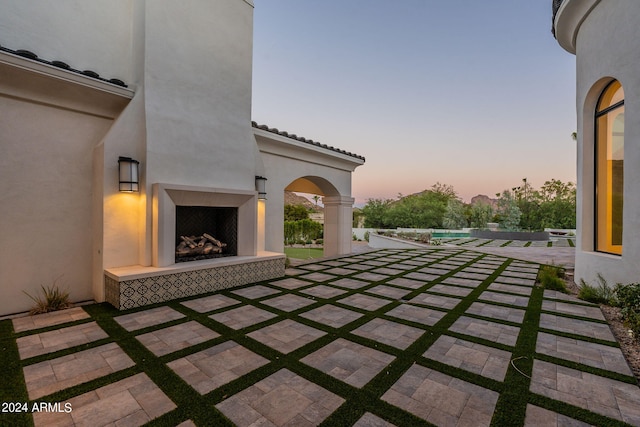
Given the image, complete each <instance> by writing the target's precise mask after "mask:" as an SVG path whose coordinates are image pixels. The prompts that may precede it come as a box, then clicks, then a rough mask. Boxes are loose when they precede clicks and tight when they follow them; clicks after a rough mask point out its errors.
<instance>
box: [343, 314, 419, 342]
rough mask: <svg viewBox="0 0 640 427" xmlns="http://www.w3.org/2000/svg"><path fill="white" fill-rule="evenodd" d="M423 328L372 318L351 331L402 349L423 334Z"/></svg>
mask: <svg viewBox="0 0 640 427" xmlns="http://www.w3.org/2000/svg"><path fill="white" fill-rule="evenodd" d="M424 332H425V331H424V330H422V329H418V328H414V327H413V326H407V325H403V324H401V323H396V322H391V321H390V320H385V319H378V318H376V319H373V320H372V321H370V322H368V323H365V324H364V325H362V326H360V327H359V328H357V329H355V330H354V331H353V332H352V333H353V334H355V335H359V336H361V337H365V338H369V339H372V340H374V341H377V342H380V343H383V344H387V345H390V346H393V347H396V348H399V349H402V350H404V349H405V348H407V347H409V346H410V345H411V344H413V342H414V341H415V340H417V339H418V338H420V337H421V336H422V334H424Z"/></svg>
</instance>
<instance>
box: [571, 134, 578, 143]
mask: <svg viewBox="0 0 640 427" xmlns="http://www.w3.org/2000/svg"><path fill="white" fill-rule="evenodd" d="M571 139H573V140H574V141H577V140H578V132H571Z"/></svg>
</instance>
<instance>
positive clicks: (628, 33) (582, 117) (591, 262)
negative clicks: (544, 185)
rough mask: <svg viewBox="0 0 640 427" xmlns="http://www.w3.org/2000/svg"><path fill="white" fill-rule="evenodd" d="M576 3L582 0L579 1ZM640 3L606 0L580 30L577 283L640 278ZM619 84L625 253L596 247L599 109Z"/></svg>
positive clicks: (615, 281) (578, 62) (590, 15)
mask: <svg viewBox="0 0 640 427" xmlns="http://www.w3.org/2000/svg"><path fill="white" fill-rule="evenodd" d="M573 1H576V0H573ZM639 15H640V2H638V1H637V0H616V1H601V2H599V3H598V4H597V5H596V7H595V8H594V9H593V10H592V11H591V13H589V15H588V16H587V17H586V19H585V20H584V22H583V23H582V25H581V26H580V28H579V31H578V36H577V39H576V48H577V49H576V61H577V99H576V102H577V105H576V107H577V112H578V114H577V116H578V198H577V209H578V223H577V230H578V234H577V242H576V243H577V250H576V280H580V279H584V280H585V281H587V282H590V283H594V282H595V280H596V277H597V274H598V273H601V274H603V275H604V277H605V278H606V279H607V281H608V282H609V283H610V284H612V285H613V284H615V283H618V282H621V283H629V282H632V281H638V277H640V274H639V273H640V264H638V259H639V258H640V239H638V234H639V233H640V215H638V212H640V191H638V186H640V169H638V168H637V167H635V165H637V164H639V162H640V143H639V141H640V44H638V39H639V37H640V27H639V26H638V23H637V17H638V16H639ZM612 79H617V80H619V81H620V82H621V83H622V85H623V88H624V92H625V147H624V150H625V151H624V159H625V170H624V174H625V175H624V180H625V182H624V214H623V227H624V235H623V254H622V256H621V257H620V256H615V255H608V254H603V253H597V252H594V251H593V248H594V237H593V235H594V226H593V217H594V214H593V212H594V160H593V159H594V118H593V117H594V111H595V106H596V102H597V100H598V97H599V95H600V93H601V92H602V90H603V89H604V87H605V86H606V84H607V83H609V82H610V81H611V80H612Z"/></svg>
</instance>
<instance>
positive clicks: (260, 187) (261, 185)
mask: <svg viewBox="0 0 640 427" xmlns="http://www.w3.org/2000/svg"><path fill="white" fill-rule="evenodd" d="M266 183H267V178H265V177H264V176H256V191H257V192H258V200H267V191H266V190H265V187H266Z"/></svg>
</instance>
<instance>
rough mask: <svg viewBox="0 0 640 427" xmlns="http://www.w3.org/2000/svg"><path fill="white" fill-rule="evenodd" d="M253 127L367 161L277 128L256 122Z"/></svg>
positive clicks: (361, 157)
mask: <svg viewBox="0 0 640 427" xmlns="http://www.w3.org/2000/svg"><path fill="white" fill-rule="evenodd" d="M251 126H252V127H254V128H256V129H262V130H266V131H267V132H271V133H275V134H277V135H280V136H284V137H287V138H291V139H295V140H296V141H300V142H304V143H307V144H310V145H315V146H316V147H320V148H324V149H326V150H330V151H335V152H336V153H340V154H345V155H347V156H350V157H354V158H356V159H360V160H362V161H364V160H365V158H364V157H363V156H360V155H358V154H354V153H351V152H349V151H345V150H341V149H339V148H335V147H332V146H329V145H327V144H321V143H319V142H317V141H314V140H312V139H307V138H305V137H303V136H297V135H296V134H293V133H289V132H285V131H280V130H278V129H277V128H270V127H269V126H267V125H259V124H258V123H256V122H254V121H252V122H251Z"/></svg>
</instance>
